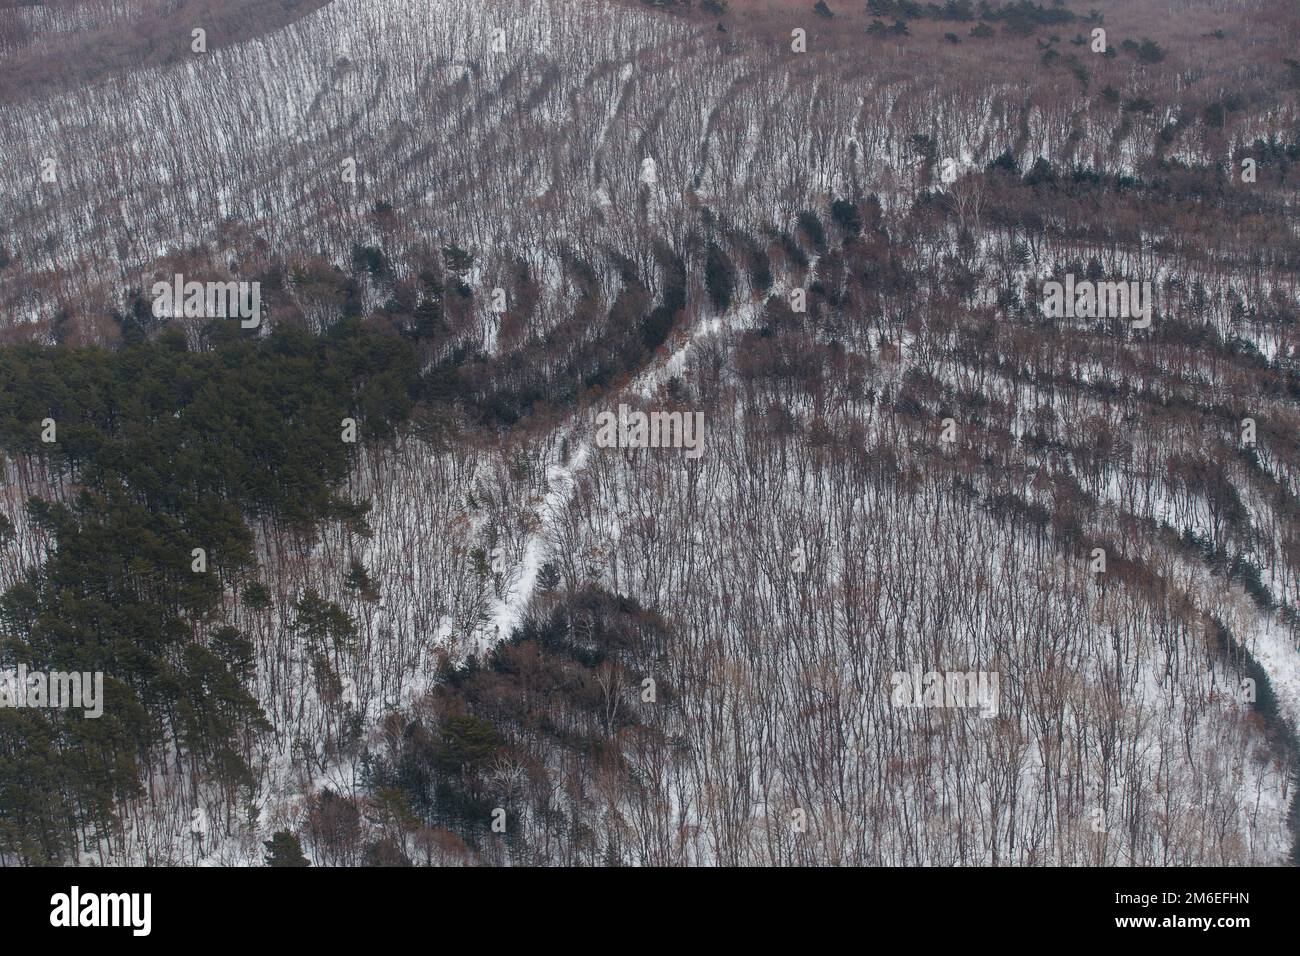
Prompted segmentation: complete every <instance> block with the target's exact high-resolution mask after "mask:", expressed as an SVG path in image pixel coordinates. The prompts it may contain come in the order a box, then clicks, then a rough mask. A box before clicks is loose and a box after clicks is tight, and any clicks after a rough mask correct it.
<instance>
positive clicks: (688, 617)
mask: <svg viewBox="0 0 1300 956" xmlns="http://www.w3.org/2000/svg"><path fill="white" fill-rule="evenodd" d="M198 6H199V7H202V8H203V9H190V8H189V7H185V6H182V7H180V8H176V7H174V6H172V7H169V6H168V5H167V4H163V3H161V2H156V0H135V2H131V3H119V2H110V0H81V2H68V3H58V4H43V5H36V6H34V7H31V8H20V9H19V8H15V9H9V8H6V9H3V10H0V150H2V151H3V156H4V157H5V161H4V162H3V163H0V195H2V196H3V197H4V201H3V203H2V204H0V454H2V457H0V465H2V468H0V669H4V668H13V667H16V666H17V665H18V664H20V663H22V664H25V665H27V666H28V667H31V668H39V669H45V670H51V671H53V670H66V671H80V672H102V673H103V675H104V688H105V698H106V699H105V706H104V712H103V716H102V717H100V718H86V717H85V716H84V715H83V714H81V713H80V712H79V711H55V710H51V711H41V710H33V709H20V708H5V707H0V861H3V862H4V863H6V864H10V865H41V864H49V863H59V864H75V865H121V864H126V863H143V864H148V865H204V866H211V865H218V866H247V865H263V864H270V865H274V866H304V865H311V866H318V867H319V866H326V867H334V866H465V865H485V866H504V865H545V866H623V865H640V866H714V865H717V866H753V865H773V866H795V865H817V866H823V865H889V866H901V865H942V866H948V865H998V866H1002V865H1007V866H1041V865H1061V864H1066V865H1125V866H1129V865H1131V866H1156V865H1166V866H1168V865H1183V866H1203V865H1269V866H1273V865H1282V864H1286V863H1295V862H1297V853H1300V809H1298V808H1297V801H1296V799H1295V794H1296V788H1297V786H1300V739H1298V738H1297V727H1298V726H1300V498H1298V497H1297V496H1298V495H1300V438H1297V435H1298V434H1300V431H1298V426H1300V351H1298V349H1300V282H1298V280H1300V234H1298V233H1297V231H1296V223H1297V222H1300V217H1298V216H1297V189H1298V188H1300V63H1297V62H1296V59H1295V56H1294V50H1295V49H1296V46H1297V44H1296V40H1297V39H1300V29H1298V28H1300V16H1297V14H1296V11H1295V10H1293V9H1291V8H1290V7H1291V5H1289V4H1287V3H1286V2H1284V0H1248V2H1246V3H1237V2H1226V0H1179V2H1178V3H1173V4H1170V3H1167V2H1157V0H1134V2H1131V3H1120V2H1117V0H1116V2H1108V0H1096V2H1094V3H1086V4H1085V3H1077V2H1074V0H1066V2H1056V0H1051V2H1042V3H1034V2H1030V0H1018V2H1007V3H995V2H989V0H985V2H970V3H967V2H964V0H948V2H946V3H921V2H915V3H914V2H909V0H854V2H853V3H848V2H832V0H824V2H820V3H815V4H814V3H811V2H810V3H803V2H787V0H731V2H722V0H717V2H713V0H702V2H697V3H694V4H692V3H687V2H683V3H652V2H645V0H626V2H615V0H591V2H587V3H580V4H579V3H567V2H560V0H495V2H493V3H480V2H471V0H448V2H446V3H440V4H433V5H430V4H419V3H414V2H411V0H381V2H375V0H370V2H362V0H335V2H330V3H323V4H317V3H303V4H297V5H294V4H287V5H283V9H281V10H278V11H272V10H270V9H269V8H268V10H267V11H261V12H259V13H257V14H256V15H252V14H250V15H247V16H245V15H243V14H242V13H241V10H242V7H241V5H240V4H239V3H230V4H223V3H219V2H216V0H213V2H212V3H209V4H206V5H205V4H200V5H198ZM209 7H210V8H211V13H210V14H209V13H207V12H205V10H207V8H209ZM155 8H157V9H155ZM162 8H166V9H165V10H163V9H162ZM160 11H161V12H160ZM145 19H147V20H148V22H149V24H150V26H149V27H148V30H155V31H160V32H158V33H157V39H156V42H151V43H149V44H148V45H147V46H148V51H149V52H148V55H147V56H145V57H143V58H142V59H140V60H139V61H138V62H137V61H135V60H134V59H133V55H132V53H131V50H132V49H134V47H133V46H132V44H133V43H135V42H144V41H143V40H139V38H140V37H142V36H145V35H146V34H147V33H148V30H146V29H145V28H143V27H142V28H140V29H138V30H137V29H135V24H136V23H137V21H139V20H145ZM205 22H206V23H208V27H207V28H206V29H207V31H208V36H209V37H210V42H209V44H208V46H207V48H206V50H205V51H204V52H202V53H195V52H193V51H192V47H191V44H192V42H193V41H192V37H191V29H192V28H193V27H198V26H201V25H202V23H205ZM54 23H57V24H59V25H60V26H59V29H58V30H52V29H50V28H49V25H50V24H54ZM169 25H170V26H169ZM236 25H237V29H236ZM223 30H224V31H227V32H225V33H223ZM1096 31H1101V33H1102V34H1104V37H1099V36H1098V34H1097V33H1096ZM133 37H134V38H136V39H132V38H133ZM111 38H117V39H115V40H114V39H111ZM94 43H98V44H100V45H101V46H102V47H103V49H104V50H105V51H106V52H105V53H104V55H103V57H102V59H100V60H99V61H97V62H95V63H89V62H87V63H86V64H85V66H84V67H82V68H79V70H80V72H78V71H75V70H74V71H67V70H61V69H58V68H57V64H58V63H60V62H62V60H63V59H64V58H68V57H74V58H75V57H76V56H77V51H78V50H79V49H81V48H82V47H81V45H82V44H94ZM119 43H120V46H119V45H118V44H119ZM115 51H116V52H115ZM42 71H50V72H51V75H53V74H54V73H57V74H58V75H59V77H61V79H60V80H59V81H58V82H54V81H53V80H51V82H50V83H49V85H48V86H47V87H44V88H42V89H38V90H37V91H36V92H35V93H29V92H24V93H22V94H20V93H19V92H18V91H17V86H16V85H14V86H11V85H10V77H11V76H18V75H19V74H20V73H21V74H23V75H30V76H40V75H42ZM38 85H39V84H38ZM23 89H24V90H29V89H31V86H30V84H25V85H24V86H23ZM174 276H183V277H184V278H185V279H187V280H194V281H198V282H219V283H227V282H244V283H255V284H256V287H257V289H258V290H259V295H260V309H261V318H260V323H259V324H258V325H257V326H256V327H241V323H240V321H239V319H238V318H212V317H202V316H189V317H187V316H186V315H184V314H183V310H181V311H179V312H178V311H176V310H170V311H171V314H167V312H168V310H159V309H156V308H155V303H154V301H153V299H152V296H151V294H150V290H151V289H153V288H154V285H155V283H157V282H164V283H168V282H171V280H172V277H174ZM1112 283H1113V284H1119V283H1122V284H1123V286H1124V288H1126V289H1127V288H1129V287H1131V286H1136V287H1138V288H1141V289H1144V290H1148V291H1149V298H1144V299H1143V301H1145V303H1146V306H1147V307H1149V314H1144V316H1143V317H1144V318H1147V319H1149V324H1144V323H1143V322H1133V321H1131V320H1130V319H1131V317H1130V316H1127V315H1122V314H1119V315H1117V314H1089V313H1087V312H1086V310H1084V311H1077V310H1074V309H1068V310H1063V309H1060V308H1055V307H1054V306H1053V305H1052V303H1051V301H1050V300H1051V298H1052V296H1053V295H1054V294H1055V291H1059V290H1060V289H1061V288H1069V289H1071V290H1073V289H1074V288H1076V287H1078V286H1079V284H1091V285H1090V286H1089V287H1090V288H1091V287H1092V286H1096V287H1102V286H1104V285H1108V284H1112ZM1054 290H1055V291H1054ZM1135 301H1136V300H1135ZM160 311H161V314H160ZM625 412H630V413H644V414H645V415H646V416H654V415H658V416H664V417H665V420H666V418H667V416H674V415H675V416H677V418H676V420H678V421H691V422H695V421H699V422H701V423H702V425H701V426H700V428H701V432H700V437H701V441H700V443H699V445H698V447H697V448H688V449H686V451H689V452H690V453H686V452H684V451H683V450H680V449H678V448H662V447H635V443H632V446H629V443H628V442H625V441H620V442H613V443H611V442H608V441H604V440H602V438H601V437H600V436H601V427H602V423H607V422H608V421H610V420H611V419H612V418H613V417H615V416H617V415H622V414H625ZM656 444H658V443H656ZM696 451H698V452H699V454H696V453H695V452H696ZM925 672H934V673H939V674H981V675H991V676H994V677H995V678H996V680H995V682H994V686H996V687H997V700H996V707H995V708H992V709H991V712H990V709H989V708H985V709H983V710H981V709H980V708H974V707H971V708H962V707H954V706H938V707H900V706H897V705H896V703H895V702H894V701H892V700H891V690H892V688H893V687H894V686H895V684H896V681H895V680H894V679H893V678H894V676H895V675H898V674H900V673H905V674H910V673H925Z"/></svg>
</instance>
